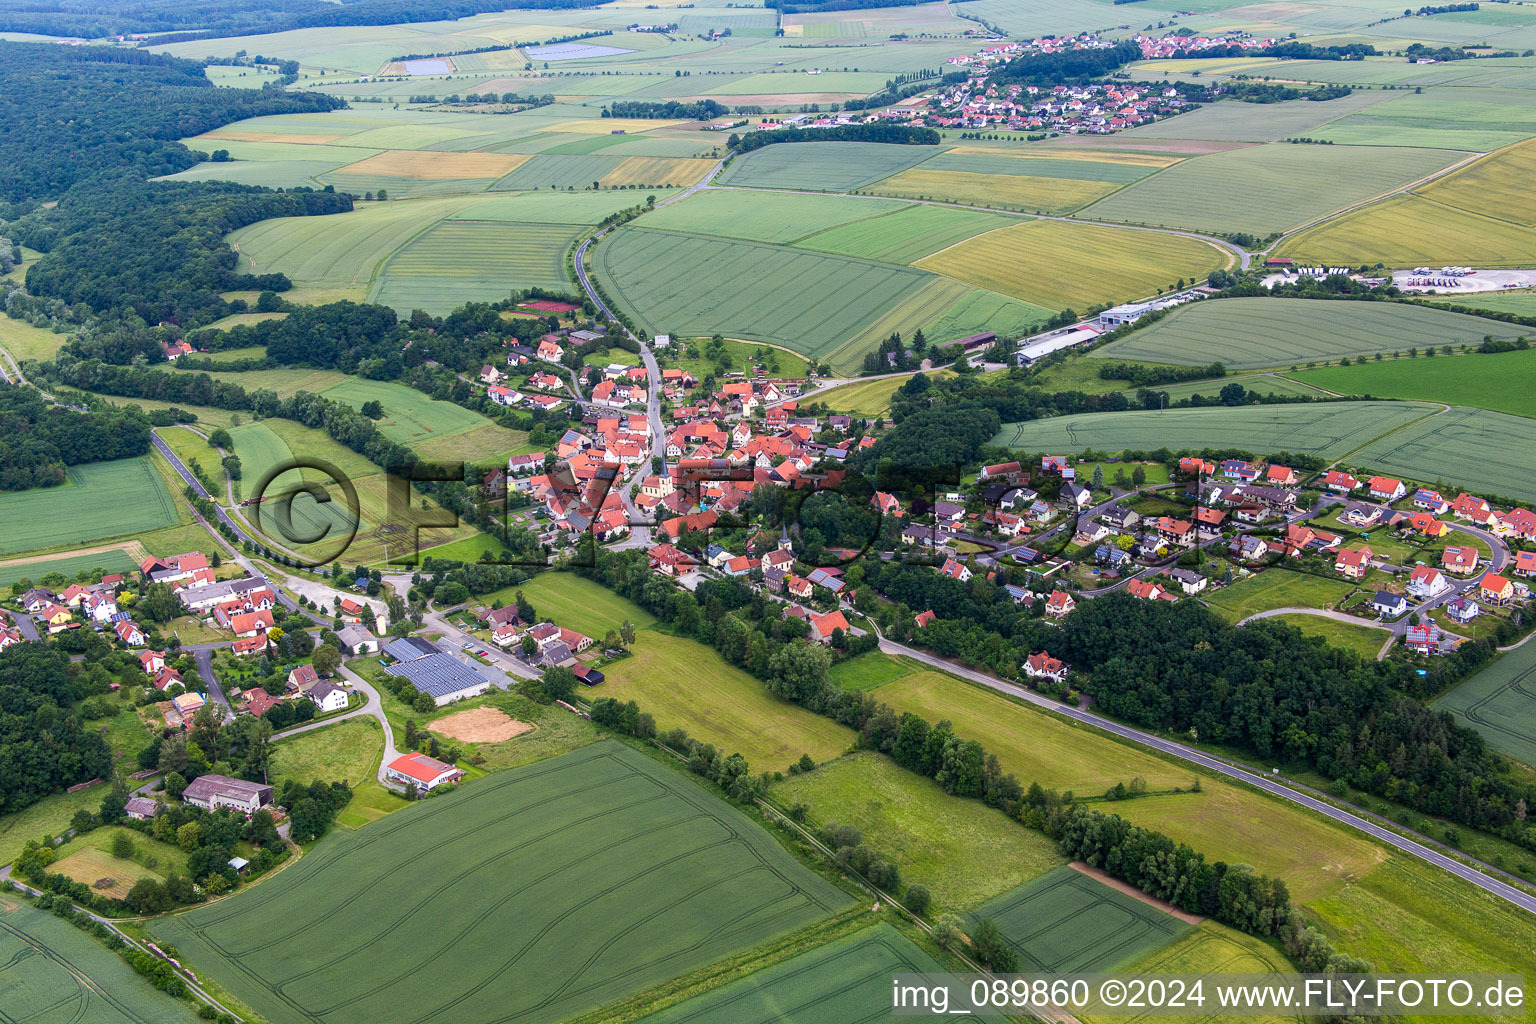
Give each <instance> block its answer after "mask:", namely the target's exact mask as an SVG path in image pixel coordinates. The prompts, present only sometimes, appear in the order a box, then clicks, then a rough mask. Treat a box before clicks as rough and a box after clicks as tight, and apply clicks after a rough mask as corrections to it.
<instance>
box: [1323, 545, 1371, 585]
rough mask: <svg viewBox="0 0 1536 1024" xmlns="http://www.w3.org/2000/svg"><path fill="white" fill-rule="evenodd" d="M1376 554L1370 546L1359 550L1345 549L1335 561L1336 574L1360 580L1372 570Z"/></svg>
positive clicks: (1364, 546)
mask: <svg viewBox="0 0 1536 1024" xmlns="http://www.w3.org/2000/svg"><path fill="white" fill-rule="evenodd" d="M1373 556H1374V552H1372V551H1371V549H1370V547H1369V546H1368V545H1361V546H1360V547H1358V548H1344V549H1342V550H1340V551H1339V553H1338V554H1337V555H1335V556H1334V559H1333V570H1334V572H1337V573H1340V574H1342V575H1343V576H1346V577H1348V578H1349V579H1352V580H1358V579H1360V578H1362V577H1363V576H1365V574H1366V573H1367V572H1368V571H1369V570H1370V568H1371V558H1372V557H1373Z"/></svg>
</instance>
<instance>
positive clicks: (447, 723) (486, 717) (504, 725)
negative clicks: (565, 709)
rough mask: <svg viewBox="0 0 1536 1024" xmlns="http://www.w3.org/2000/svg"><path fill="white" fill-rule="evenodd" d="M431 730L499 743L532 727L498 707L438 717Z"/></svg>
mask: <svg viewBox="0 0 1536 1024" xmlns="http://www.w3.org/2000/svg"><path fill="white" fill-rule="evenodd" d="M430 728H431V729H432V731H433V732H435V733H439V734H441V735H443V736H447V737H448V738H449V739H455V740H464V741H465V742H467V743H500V742H501V741H502V740H510V739H511V738H512V737H514V736H521V735H522V734H523V733H525V732H529V731H530V730H532V729H533V726H531V725H529V724H528V723H527V722H519V721H518V720H517V719H515V718H513V717H512V716H511V715H509V714H507V713H506V712H505V711H502V710H500V709H499V708H472V709H470V710H469V711H457V712H455V713H453V714H451V715H449V716H448V717H446V718H439V719H437V720H436V721H434V722H433V723H432V725H431V726H430Z"/></svg>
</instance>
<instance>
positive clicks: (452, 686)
mask: <svg viewBox="0 0 1536 1024" xmlns="http://www.w3.org/2000/svg"><path fill="white" fill-rule="evenodd" d="M384 653H385V654H387V655H389V656H390V657H392V658H394V659H395V663H394V664H393V665H390V666H388V667H387V668H385V669H384V671H386V672H388V673H389V674H390V675H392V676H401V677H403V678H404V679H406V680H408V681H409V682H410V684H411V685H412V686H414V687H416V689H417V690H418V691H420V692H421V693H428V694H431V695H432V700H433V701H434V702H435V703H436V704H437V706H438V707H442V706H443V705H445V704H452V703H453V702H454V701H456V700H466V699H468V698H470V697H478V696H480V695H481V694H483V693H486V692H487V691H489V690H490V688H491V681H490V680H489V679H487V678H486V677H485V676H484V675H482V674H481V673H480V672H479V671H477V670H476V669H475V668H473V667H471V666H469V665H466V664H464V663H463V662H461V661H459V660H458V659H457V658H455V657H453V656H452V655H451V654H449V653H448V652H446V651H444V650H443V649H442V648H440V647H438V646H437V645H436V644H434V643H431V642H430V641H427V640H423V639H421V638H419V637H401V638H400V639H399V640H392V641H390V643H389V644H387V645H386V646H385V648H384Z"/></svg>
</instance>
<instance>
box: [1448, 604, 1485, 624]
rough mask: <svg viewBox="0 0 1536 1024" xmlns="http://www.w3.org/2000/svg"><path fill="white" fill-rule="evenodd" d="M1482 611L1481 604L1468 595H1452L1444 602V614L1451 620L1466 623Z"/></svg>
mask: <svg viewBox="0 0 1536 1024" xmlns="http://www.w3.org/2000/svg"><path fill="white" fill-rule="evenodd" d="M1482 613H1483V606H1482V605H1480V604H1478V603H1477V602H1476V601H1474V600H1472V599H1471V598H1470V597H1453V598H1451V600H1449V601H1447V602H1446V603H1445V614H1446V615H1448V616H1450V619H1451V621H1452V622H1459V623H1461V624H1462V625H1466V624H1467V623H1469V622H1471V621H1472V620H1473V619H1475V618H1477V617H1478V616H1479V615H1481V614H1482Z"/></svg>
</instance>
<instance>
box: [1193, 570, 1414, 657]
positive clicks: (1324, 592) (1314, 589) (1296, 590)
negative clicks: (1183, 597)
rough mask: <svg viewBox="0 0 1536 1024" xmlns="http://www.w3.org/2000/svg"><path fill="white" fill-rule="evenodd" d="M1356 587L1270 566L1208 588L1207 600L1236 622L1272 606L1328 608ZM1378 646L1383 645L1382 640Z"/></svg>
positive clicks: (1218, 611)
mask: <svg viewBox="0 0 1536 1024" xmlns="http://www.w3.org/2000/svg"><path fill="white" fill-rule="evenodd" d="M1355 589H1356V588H1355V585H1354V584H1353V583H1350V582H1348V581H1347V580H1342V579H1328V578H1325V577H1322V576H1313V575H1311V574H1310V573H1301V572H1287V571H1285V570H1284V569H1269V570H1267V571H1265V572H1261V573H1258V574H1257V575H1254V576H1250V577H1248V578H1247V579H1245V580H1238V581H1236V582H1235V583H1233V584H1232V585H1231V586H1230V587H1223V588H1222V589H1220V590H1215V591H1207V592H1206V595H1205V603H1206V605H1207V606H1208V607H1209V608H1210V609H1211V610H1212V611H1214V612H1216V613H1217V614H1218V615H1220V616H1222V617H1223V618H1225V619H1227V620H1228V621H1230V622H1236V621H1238V620H1239V619H1245V618H1247V617H1248V616H1250V615H1252V614H1254V613H1255V612H1266V611H1269V610H1270V609H1271V608H1328V607H1331V606H1333V605H1336V604H1338V603H1339V602H1340V601H1342V600H1344V598H1346V597H1348V596H1349V595H1350V594H1352V593H1353V592H1354V591H1355ZM1383 639H1385V638H1383ZM1376 646H1377V647H1380V646H1381V642H1380V640H1378V641H1377V643H1376Z"/></svg>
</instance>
